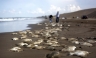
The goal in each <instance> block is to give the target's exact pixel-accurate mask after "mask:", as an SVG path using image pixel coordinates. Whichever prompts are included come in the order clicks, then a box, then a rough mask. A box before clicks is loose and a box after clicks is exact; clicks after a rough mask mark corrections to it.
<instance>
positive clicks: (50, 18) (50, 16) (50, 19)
mask: <svg viewBox="0 0 96 58" xmlns="http://www.w3.org/2000/svg"><path fill="white" fill-rule="evenodd" d="M52 18H53V16H52V15H49V21H50V23H51V22H52Z"/></svg>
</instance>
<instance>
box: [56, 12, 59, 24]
mask: <svg viewBox="0 0 96 58" xmlns="http://www.w3.org/2000/svg"><path fill="white" fill-rule="evenodd" d="M58 22H59V11H57V14H56V23H58Z"/></svg>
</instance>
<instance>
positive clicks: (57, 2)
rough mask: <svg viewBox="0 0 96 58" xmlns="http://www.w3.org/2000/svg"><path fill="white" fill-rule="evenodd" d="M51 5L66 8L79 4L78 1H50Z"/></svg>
mask: <svg viewBox="0 0 96 58" xmlns="http://www.w3.org/2000/svg"><path fill="white" fill-rule="evenodd" d="M48 2H49V4H50V5H52V4H53V5H55V6H60V7H64V6H66V5H69V4H77V2H76V0H48Z"/></svg>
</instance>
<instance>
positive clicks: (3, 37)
mask: <svg viewBox="0 0 96 58" xmlns="http://www.w3.org/2000/svg"><path fill="white" fill-rule="evenodd" d="M53 23H54V24H56V23H55V19H53ZM46 24H49V25H46ZM50 24H51V23H49V20H48V19H46V20H45V21H44V22H42V23H40V24H29V25H28V27H30V28H31V29H28V30H27V31H28V32H29V31H30V32H34V31H35V30H39V31H40V30H41V29H43V30H44V31H45V30H46V29H47V27H49V29H48V30H50V29H51V28H60V30H58V31H57V32H58V33H57V34H58V35H57V34H56V35H54V36H53V35H52V38H55V37H56V40H57V41H58V44H60V45H63V44H65V45H67V46H76V50H83V51H88V52H90V53H89V54H88V55H87V56H86V58H95V57H96V51H95V49H96V43H92V46H86V45H80V44H75V43H72V42H71V41H70V40H69V38H75V39H77V40H78V41H82V42H86V41H87V40H94V41H96V19H85V20H83V19H60V22H59V23H58V24H61V25H62V26H61V25H59V26H57V25H58V24H57V25H56V26H51V25H50ZM45 27H46V28H45ZM54 30H55V29H54ZM42 32H43V31H42ZM13 33H18V34H13ZM45 34H46V32H45ZM26 35H27V38H31V39H32V41H36V40H39V38H41V39H43V40H45V39H46V38H45V37H43V36H41V35H40V36H39V38H33V37H30V36H29V37H28V35H29V33H27V34H26ZM14 37H17V38H20V34H19V31H16V32H8V33H0V58H46V54H48V53H51V52H54V51H58V52H60V53H61V55H60V58H80V57H78V56H73V55H72V56H70V55H68V53H69V52H68V51H67V52H65V51H61V50H62V48H64V47H62V46H55V50H48V49H36V48H35V49H32V48H31V49H30V48H24V47H23V51H20V52H13V51H10V49H11V48H12V47H15V46H16V44H17V43H20V42H22V41H21V39H20V40H16V41H15V40H12V38H14ZM61 37H65V38H66V39H61ZM48 39H49V38H48ZM48 39H47V40H48ZM68 40H69V41H68ZM40 45H42V46H43V45H44V46H46V45H45V44H43V42H42V44H40ZM21 48H22V47H21Z"/></svg>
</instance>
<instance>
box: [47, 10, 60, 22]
mask: <svg viewBox="0 0 96 58" xmlns="http://www.w3.org/2000/svg"><path fill="white" fill-rule="evenodd" d="M59 16H60V15H59V11H57V13H56V23H58V22H59ZM52 18H53V16H52V15H49V21H50V23H51V22H52Z"/></svg>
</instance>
